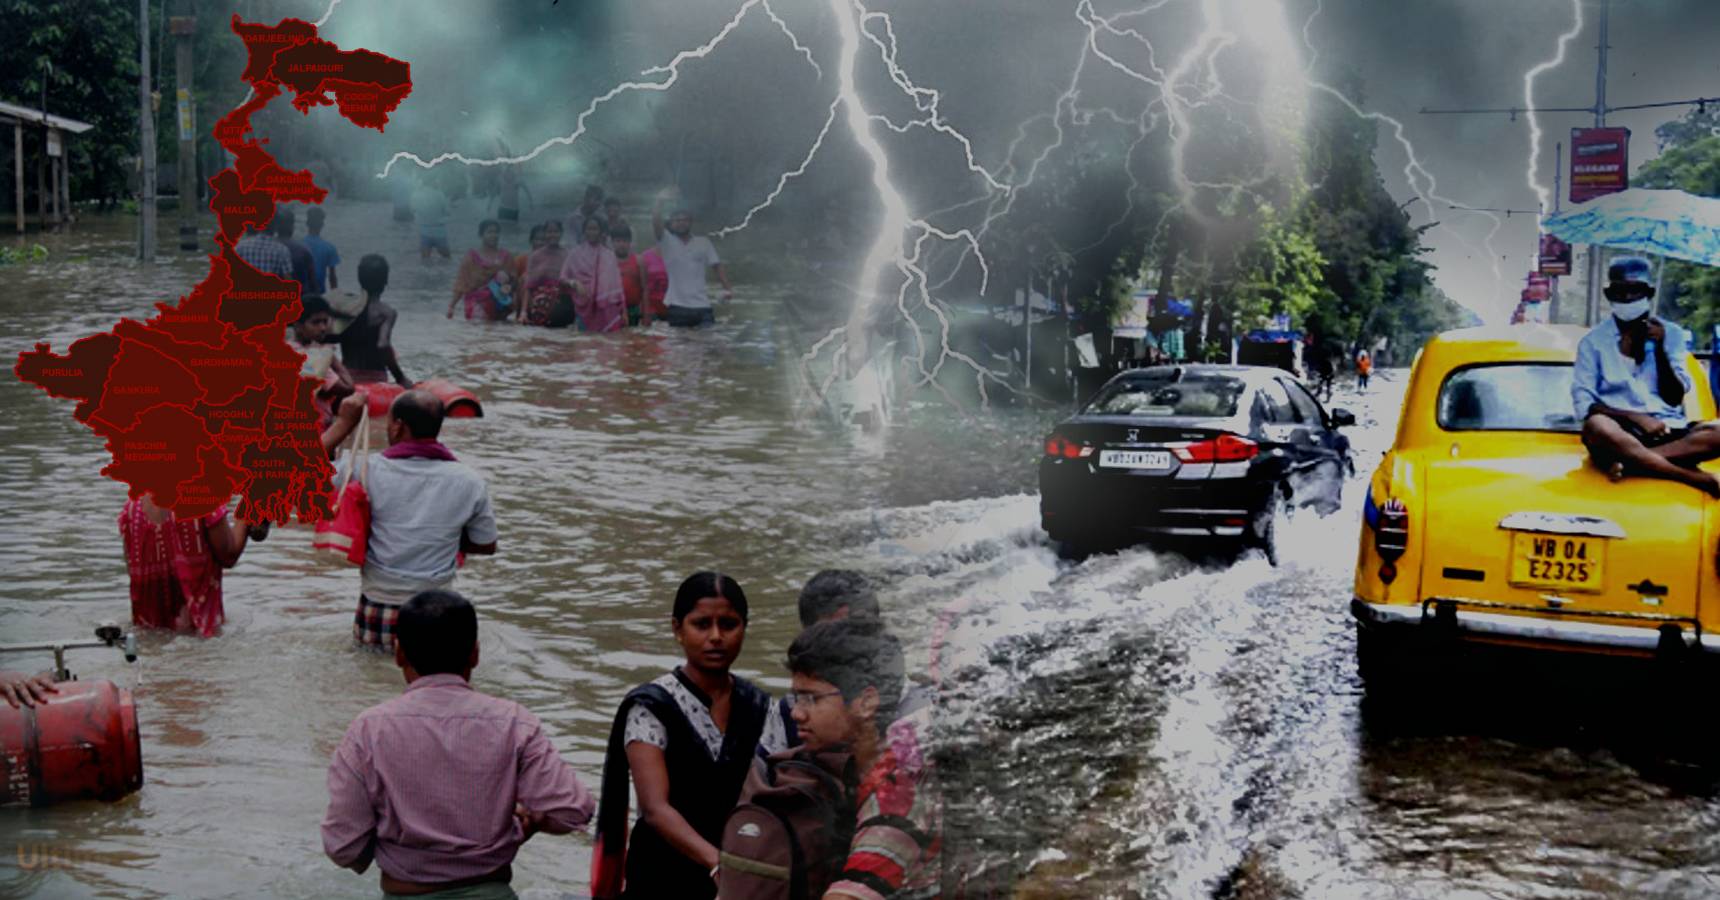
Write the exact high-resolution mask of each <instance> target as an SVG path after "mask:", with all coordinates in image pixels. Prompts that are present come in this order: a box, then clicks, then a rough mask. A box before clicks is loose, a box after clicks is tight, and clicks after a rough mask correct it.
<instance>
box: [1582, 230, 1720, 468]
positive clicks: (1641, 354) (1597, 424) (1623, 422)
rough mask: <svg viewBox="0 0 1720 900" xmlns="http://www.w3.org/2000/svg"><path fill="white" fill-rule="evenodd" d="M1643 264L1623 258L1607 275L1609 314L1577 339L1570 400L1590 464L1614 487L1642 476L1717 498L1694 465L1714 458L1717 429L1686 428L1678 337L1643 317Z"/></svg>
mask: <svg viewBox="0 0 1720 900" xmlns="http://www.w3.org/2000/svg"><path fill="white" fill-rule="evenodd" d="M1648 274H1649V268H1648V261H1647V260H1645V259H1642V258H1640V257H1634V256H1628V257H1623V258H1621V259H1618V260H1615V261H1613V263H1612V265H1611V266H1610V267H1608V269H1607V287H1606V291H1605V293H1606V297H1607V300H1608V302H1609V303H1610V305H1611V307H1612V315H1610V316H1607V317H1606V319H1605V320H1604V321H1602V322H1601V323H1599V324H1597V325H1596V326H1595V327H1594V328H1593V329H1591V330H1590V331H1589V333H1588V334H1586V335H1584V336H1583V339H1582V342H1581V343H1579V344H1578V345H1577V362H1576V368H1575V371H1574V372H1573V374H1572V381H1571V401H1572V404H1573V406H1574V407H1575V410H1576V414H1577V418H1578V419H1581V420H1582V423H1583V443H1584V444H1585V445H1587V446H1588V448H1589V453H1590V455H1591V456H1592V457H1593V458H1594V461H1595V464H1596V465H1597V466H1599V467H1601V469H1602V470H1604V471H1605V472H1606V473H1607V475H1608V477H1610V478H1612V479H1613V480H1614V481H1617V480H1618V479H1620V478H1623V477H1624V476H1626V475H1643V476H1647V477H1649V478H1664V479H1667V480H1669V481H1680V482H1683V483H1685V484H1688V485H1690V486H1691V487H1694V488H1697V489H1698V490H1702V491H1706V492H1707V493H1709V494H1712V495H1714V496H1717V497H1720V478H1716V477H1715V476H1714V475H1713V474H1711V473H1709V472H1704V471H1701V470H1700V469H1697V468H1696V464H1697V463H1699V462H1703V461H1706V460H1710V459H1715V458H1720V428H1716V427H1714V426H1713V425H1712V424H1710V423H1704V424H1701V425H1698V426H1697V427H1695V428H1692V427H1691V426H1690V423H1689V420H1688V419H1687V418H1686V417H1685V415H1684V395H1685V394H1686V393H1688V392H1689V391H1690V389H1691V382H1690V373H1689V369H1688V366H1689V350H1688V349H1687V348H1686V346H1685V338H1684V331H1683V329H1681V328H1678V327H1677V326H1674V327H1672V328H1667V327H1666V326H1665V323H1663V322H1661V320H1659V319H1657V318H1655V317H1653V316H1651V315H1649V305H1648V301H1649V299H1650V298H1651V297H1653V296H1654V287H1653V285H1651V284H1650V283H1649V281H1648Z"/></svg>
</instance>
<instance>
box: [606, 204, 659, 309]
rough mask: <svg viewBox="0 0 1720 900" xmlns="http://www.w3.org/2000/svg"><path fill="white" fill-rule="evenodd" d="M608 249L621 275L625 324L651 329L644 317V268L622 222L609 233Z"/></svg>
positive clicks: (631, 233)
mask: <svg viewBox="0 0 1720 900" xmlns="http://www.w3.org/2000/svg"><path fill="white" fill-rule="evenodd" d="M609 248H610V249H611V250H614V251H615V266H616V269H617V270H619V271H620V273H621V293H622V295H623V296H624V297H625V298H626V300H627V324H629V325H639V326H643V327H646V328H649V327H651V320H650V319H649V318H647V317H646V315H645V291H646V284H645V267H644V266H642V265H640V262H639V255H638V254H637V253H634V252H633V229H632V228H629V227H628V226H627V223H626V222H622V223H621V224H620V226H618V227H616V228H614V229H611V230H610V232H609Z"/></svg>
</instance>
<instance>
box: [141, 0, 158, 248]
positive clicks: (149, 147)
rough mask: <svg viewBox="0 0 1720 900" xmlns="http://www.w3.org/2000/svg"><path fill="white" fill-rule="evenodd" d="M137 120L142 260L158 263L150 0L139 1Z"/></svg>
mask: <svg viewBox="0 0 1720 900" xmlns="http://www.w3.org/2000/svg"><path fill="white" fill-rule="evenodd" d="M137 46H138V53H139V59H140V60H141V61H140V63H139V71H138V74H137V118H138V124H139V126H140V127H141V132H142V133H141V134H140V135H139V137H138V143H139V149H141V150H142V151H143V180H142V185H141V187H140V189H139V191H138V198H137V199H138V209H137V212H138V254H137V255H138V259H141V260H143V261H144V262H147V263H153V262H155V104H154V103H153V102H152V101H153V99H154V98H153V96H152V92H151V91H150V87H149V0H137Z"/></svg>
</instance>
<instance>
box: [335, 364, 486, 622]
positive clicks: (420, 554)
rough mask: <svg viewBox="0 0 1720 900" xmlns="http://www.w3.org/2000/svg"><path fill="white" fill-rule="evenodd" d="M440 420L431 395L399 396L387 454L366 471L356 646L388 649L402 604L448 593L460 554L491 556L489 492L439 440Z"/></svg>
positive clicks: (418, 392)
mask: <svg viewBox="0 0 1720 900" xmlns="http://www.w3.org/2000/svg"><path fill="white" fill-rule="evenodd" d="M442 418H443V407H442V401H441V400H438V399H437V398H436V396H435V395H434V394H431V393H429V392H428V391H421V390H411V391H406V392H405V393H403V394H401V395H400V396H399V397H396V398H395V399H394V404H393V405H392V406H391V407H389V410H388V449H386V450H384V451H382V452H381V453H379V454H377V455H376V456H375V457H373V458H372V459H371V460H370V462H369V464H368V467H367V469H366V470H365V474H364V478H363V479H362V480H363V483H364V488H365V491H366V492H367V493H368V494H369V495H370V534H369V542H368V545H367V546H366V548H365V555H364V568H363V569H362V570H361V571H360V575H359V596H358V613H357V615H356V616H355V617H354V621H353V638H354V639H355V640H357V641H358V642H359V643H360V644H365V645H370V646H375V647H377V648H379V649H382V650H388V651H393V649H394V625H395V623H396V622H397V621H398V620H399V616H400V607H401V606H402V605H404V604H405V603H406V601H408V600H410V599H412V597H413V596H414V595H416V594H418V593H419V592H421V591H432V590H448V589H450V588H451V587H452V585H453V583H454V573H455V571H456V569H457V568H458V563H457V556H458V554H460V553H465V554H468V555H490V554H493V553H495V552H496V516H495V513H494V512H492V511H491V508H490V492H489V489H488V488H487V487H485V485H484V478H483V476H481V475H479V474H478V473H477V472H475V471H473V470H472V469H471V468H469V467H468V466H466V465H465V464H464V463H462V462H459V461H458V460H456V459H455V458H454V454H453V453H452V452H451V451H450V450H449V449H448V448H447V447H445V446H443V445H442V443H441V442H440V441H438V440H436V438H437V435H438V434H440V432H441V430H442ZM347 464H348V465H350V464H351V459H350V458H349V459H348V460H347Z"/></svg>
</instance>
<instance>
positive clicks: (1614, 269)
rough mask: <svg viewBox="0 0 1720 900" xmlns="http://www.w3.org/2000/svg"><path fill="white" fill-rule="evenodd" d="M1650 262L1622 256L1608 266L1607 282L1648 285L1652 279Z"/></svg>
mask: <svg viewBox="0 0 1720 900" xmlns="http://www.w3.org/2000/svg"><path fill="white" fill-rule="evenodd" d="M1651 271H1652V270H1651V269H1650V268H1649V267H1648V260H1646V259H1643V258H1642V257H1640V256H1621V257H1619V258H1618V259H1615V260H1613V261H1612V265H1610V266H1607V280H1608V281H1611V282H1631V281H1634V282H1637V283H1639V284H1648V283H1649V282H1650V281H1651V280H1652V279H1651V278H1650V275H1649V273H1650V272H1651Z"/></svg>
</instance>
